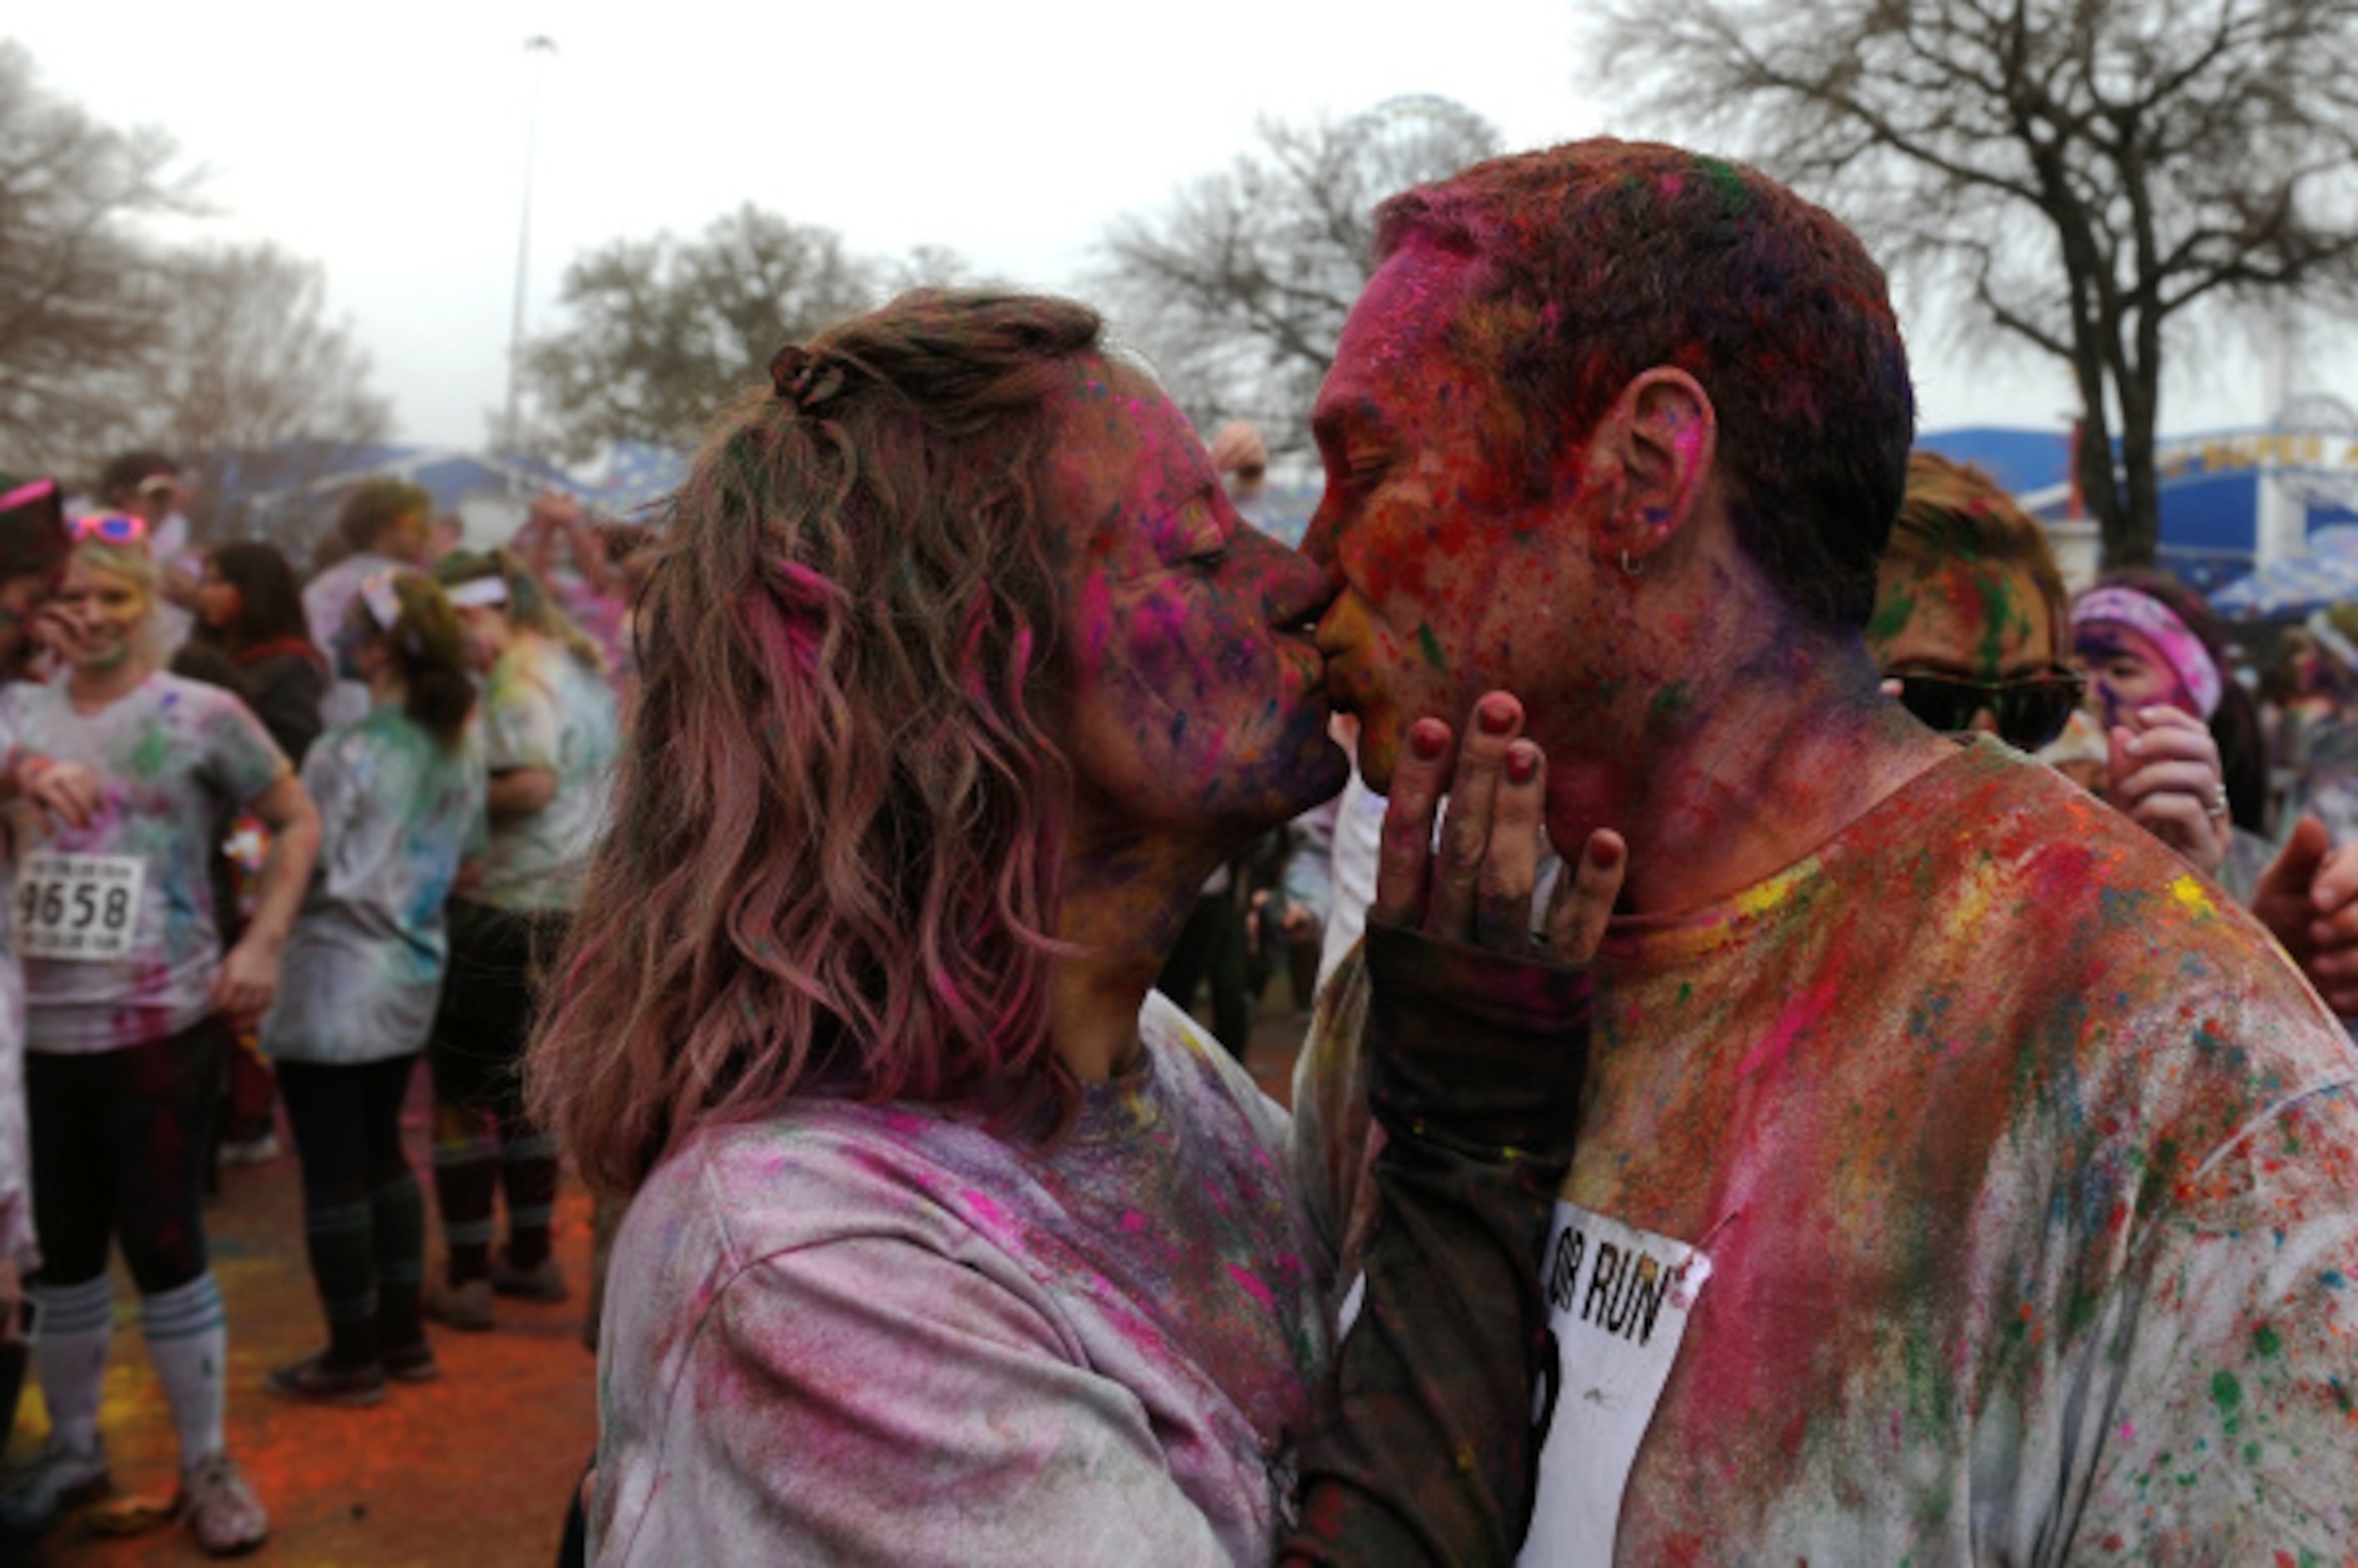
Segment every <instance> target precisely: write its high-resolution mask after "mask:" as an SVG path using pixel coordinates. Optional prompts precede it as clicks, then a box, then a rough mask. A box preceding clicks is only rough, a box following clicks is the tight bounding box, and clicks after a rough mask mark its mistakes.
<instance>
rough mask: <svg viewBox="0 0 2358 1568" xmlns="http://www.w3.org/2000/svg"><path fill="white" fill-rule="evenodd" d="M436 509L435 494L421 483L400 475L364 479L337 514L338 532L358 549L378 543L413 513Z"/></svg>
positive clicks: (372, 546)
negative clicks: (390, 529)
mask: <svg viewBox="0 0 2358 1568" xmlns="http://www.w3.org/2000/svg"><path fill="white" fill-rule="evenodd" d="M433 511H434V497H433V496H432V495H431V494H429V493H428V492H427V491H426V490H425V489H423V488H422V487H420V486H418V485H415V484H411V483H408V482H407V481H404V480H398V479H372V480H364V481H362V482H361V483H359V484H356V485H354V486H353V487H352V493H351V494H350V495H348V496H346V497H345V498H344V509H343V511H342V512H341V513H340V514H337V517H336V532H338V533H339V534H341V535H343V536H344V543H345V544H347V545H349V546H352V550H353V551H354V552H355V553H357V552H359V551H362V550H371V549H374V548H375V547H376V542H377V540H378V539H379V538H380V537H382V536H383V535H384V531H385V530H386V529H387V528H390V527H392V526H393V525H394V524H395V523H398V522H400V521H401V520H402V519H403V518H405V517H407V516H409V515H410V514H413V513H421V512H422V513H425V514H428V515H430V514H432V513H433Z"/></svg>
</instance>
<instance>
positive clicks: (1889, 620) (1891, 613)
mask: <svg viewBox="0 0 2358 1568" xmlns="http://www.w3.org/2000/svg"><path fill="white" fill-rule="evenodd" d="M1915 615H1916V596H1915V595H1914V594H1912V593H1909V591H1908V590H1907V589H1899V590H1898V592H1896V593H1894V594H1893V595H1892V596H1891V597H1890V598H1889V599H1887V600H1884V601H1883V602H1882V603H1881V604H1878V605H1877V606H1876V607H1875V618H1874V619H1873V620H1871V621H1869V622H1867V623H1866V640H1867V641H1868V642H1870V643H1888V642H1890V641H1891V639H1893V638H1894V637H1897V636H1898V635H1899V633H1902V632H1905V631H1906V630H1907V629H1908V622H1909V621H1911V620H1913V619H1915Z"/></svg>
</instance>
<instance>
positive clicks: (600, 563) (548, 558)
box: [511, 491, 631, 678]
mask: <svg viewBox="0 0 2358 1568" xmlns="http://www.w3.org/2000/svg"><path fill="white" fill-rule="evenodd" d="M511 547H512V548H513V549H514V551H515V553H516V555H517V556H518V557H521V558H522V559H523V561H524V564H525V568H526V569H528V570H529V571H530V572H531V573H532V575H533V576H534V577H535V579H538V580H539V582H540V585H541V587H542V589H544V590H546V592H547V594H548V597H549V599H550V600H551V601H553V602H554V603H555V604H556V606H557V608H558V609H559V610H561V611H564V612H565V614H566V616H567V617H568V619H569V620H571V621H572V622H573V623H574V624H575V625H577V626H579V627H580V628H581V630H582V631H584V632H586V633H589V634H590V639H591V640H592V641H594V642H595V643H597V644H598V646H599V648H600V650H601V651H602V652H603V654H604V655H605V663H606V669H607V671H608V673H609V674H610V675H612V676H616V677H617V678H620V677H621V676H622V674H623V672H624V671H625V669H626V667H627V665H628V661H629V657H630V644H631V635H630V617H631V584H630V579H628V577H627V576H626V575H625V574H624V573H623V572H622V569H621V568H620V566H619V565H618V564H617V563H616V561H615V560H614V558H613V555H612V552H611V530H610V527H609V525H608V524H603V523H597V522H593V521H591V520H590V517H589V516H588V515H587V514H585V513H584V512H583V511H582V508H581V503H579V502H578V501H576V500H574V499H573V498H572V497H571V496H569V495H565V494H561V493H559V492H556V491H543V492H541V493H540V494H538V495H536V496H535V497H534V498H533V503H532V511H531V514H529V515H528V516H526V517H525V523H524V526H523V527H522V528H520V529H518V530H517V531H516V536H515V540H514V544H513V546H511Z"/></svg>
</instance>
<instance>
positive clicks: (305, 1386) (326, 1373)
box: [269, 1350, 384, 1406]
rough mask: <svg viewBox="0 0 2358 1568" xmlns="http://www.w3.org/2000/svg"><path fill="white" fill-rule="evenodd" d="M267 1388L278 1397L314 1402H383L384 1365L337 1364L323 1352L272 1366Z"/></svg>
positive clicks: (307, 1402)
mask: <svg viewBox="0 0 2358 1568" xmlns="http://www.w3.org/2000/svg"><path fill="white" fill-rule="evenodd" d="M269 1388H270V1391H271V1392H272V1393H274V1394H276V1395H277V1396H278V1397H279V1398H280V1399H282V1400H302V1401H303V1402H304V1403H306V1404H314V1405H355V1406H360V1405H373V1404H382V1403H384V1368H382V1367H380V1366H378V1365H376V1364H375V1363H374V1362H371V1363H370V1364H368V1365H367V1366H364V1367H340V1366H338V1365H337V1364H336V1363H334V1362H333V1361H330V1360H329V1359H328V1354H327V1352H326V1351H324V1350H323V1351H321V1352H320V1353H319V1355H317V1356H307V1357H304V1358H303V1359H302V1360H300V1361H297V1362H296V1363H294V1364H293V1365H292V1366H287V1367H277V1368H272V1370H271V1373H270V1382H269Z"/></svg>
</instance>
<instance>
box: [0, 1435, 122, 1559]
mask: <svg viewBox="0 0 2358 1568" xmlns="http://www.w3.org/2000/svg"><path fill="white" fill-rule="evenodd" d="M113 1490H114V1476H112V1474H111V1473H110V1472H109V1471H108V1469H107V1466H106V1440H105V1439H104V1438H101V1439H99V1441H98V1442H97V1443H96V1444H93V1445H92V1446H91V1447H90V1448H89V1449H87V1450H81V1449H73V1448H68V1447H67V1446H66V1445H65V1444H62V1443H59V1441H58V1440H57V1438H56V1436H55V1435H54V1434H52V1435H51V1436H50V1438H49V1441H48V1442H47V1443H44V1444H41V1446H40V1447H39V1448H38V1449H36V1450H34V1451H33V1452H32V1453H31V1454H27V1455H26V1456H25V1457H24V1458H23V1459H22V1460H20V1461H18V1462H17V1463H16V1464H14V1465H9V1466H8V1468H7V1469H6V1470H5V1471H0V1533H5V1534H8V1535H38V1534H40V1533H41V1532H42V1531H43V1530H48V1529H49V1527H50V1526H51V1525H53V1524H55V1523H57V1522H58V1520H59V1519H63V1518H64V1517H65V1516H66V1515H67V1514H69V1513H70V1512H71V1511H73V1510H74V1509H79V1508H81V1507H84V1506H85V1505H87V1504H90V1503H94V1502H96V1501H98V1500H99V1499H100V1498H103V1497H105V1496H106V1495H107V1494H108V1493H109V1492H112V1491H113Z"/></svg>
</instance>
